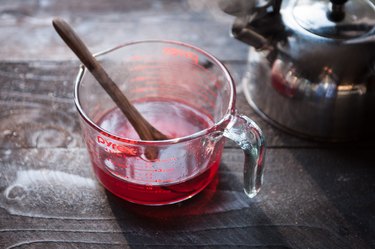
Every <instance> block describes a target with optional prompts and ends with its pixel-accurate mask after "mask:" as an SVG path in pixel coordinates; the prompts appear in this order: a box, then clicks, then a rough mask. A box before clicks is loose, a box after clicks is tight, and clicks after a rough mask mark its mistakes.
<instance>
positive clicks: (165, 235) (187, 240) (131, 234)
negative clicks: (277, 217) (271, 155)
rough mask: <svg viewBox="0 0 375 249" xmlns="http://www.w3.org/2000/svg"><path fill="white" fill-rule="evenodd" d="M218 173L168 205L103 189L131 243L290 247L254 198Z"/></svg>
mask: <svg viewBox="0 0 375 249" xmlns="http://www.w3.org/2000/svg"><path fill="white" fill-rule="evenodd" d="M225 167H226V165H224V164H222V165H221V168H225ZM219 176H220V177H219ZM219 176H216V177H215V178H214V180H213V181H212V182H211V184H210V185H208V186H207V188H206V189H205V190H203V191H202V192H201V193H199V194H198V195H196V196H194V197H193V198H191V199H189V200H186V201H183V202H181V203H178V204H173V205H167V206H157V207H150V206H142V205H136V204H131V203H128V202H126V201H123V200H122V199H120V198H118V197H116V196H114V195H113V194H111V193H109V192H107V197H108V200H109V204H110V207H111V209H112V212H113V214H114V216H115V217H116V220H117V223H118V224H119V226H120V227H121V230H122V233H123V236H124V237H125V239H126V241H127V242H128V245H129V247H131V248H137V247H142V248H144V247H157V246H160V247H163V246H168V248H180V247H183V246H189V247H203V248H234V247H235V248H238V247H246V248H264V249H268V248H272V249H274V248H280V249H287V248H290V247H288V246H287V244H286V243H285V242H284V240H283V237H282V235H281V234H280V233H279V232H278V228H277V226H273V225H272V222H271V221H270V220H269V219H268V217H267V216H266V214H265V213H264V212H263V211H262V210H261V209H260V208H259V207H258V204H257V203H256V201H254V199H253V200H250V199H248V198H247V197H245V194H244V193H242V192H238V189H237V191H232V190H230V189H231V188H233V184H234V185H241V183H237V182H235V181H236V180H234V177H233V176H232V177H230V176H226V175H225V174H224V175H222V174H221V173H219ZM219 178H220V179H219ZM223 178H224V179H223ZM228 178H230V179H231V180H230V183H228V180H227V179H228ZM229 184H230V185H232V186H228V185H229ZM236 188H237V186H236Z"/></svg>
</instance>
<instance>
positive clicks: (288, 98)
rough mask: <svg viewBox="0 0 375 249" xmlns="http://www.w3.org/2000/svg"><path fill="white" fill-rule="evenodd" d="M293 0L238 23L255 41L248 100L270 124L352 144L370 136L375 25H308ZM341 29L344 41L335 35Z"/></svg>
mask: <svg viewBox="0 0 375 249" xmlns="http://www.w3.org/2000/svg"><path fill="white" fill-rule="evenodd" d="M270 2H273V3H275V2H274V1H270ZM296 2H298V1H283V4H282V5H281V9H279V7H280V6H278V7H277V8H276V9H277V12H272V11H271V12H269V13H262V14H261V17H260V18H258V19H257V18H253V19H252V20H251V21H250V22H244V17H240V18H239V22H237V23H235V25H234V26H233V34H234V36H235V37H236V38H237V39H239V40H242V41H244V42H246V43H248V44H250V45H251V46H250V47H249V56H248V65H247V73H246V75H245V77H244V79H243V86H244V92H245V96H246V98H247V100H248V102H249V103H250V105H251V106H252V107H253V108H254V109H255V110H256V111H257V112H258V113H259V114H260V115H261V116H263V117H264V118H266V119H267V120H268V121H269V122H271V123H272V124H274V125H276V126H278V127H280V128H282V129H284V130H286V131H289V132H291V133H293V134H296V135H299V136H303V137H308V138H312V139H316V140H324V141H348V140H356V139H358V138H360V137H364V136H367V135H373V134H374V133H375V132H374V130H375V121H374V120H375V67H374V65H375V64H374V62H375V39H374V38H373V36H374V34H375V31H374V27H372V26H366V27H362V26H363V25H362V26H360V27H354V29H353V25H352V24H351V25H342V26H334V25H332V27H331V28H332V30H331V31H329V30H328V31H327V30H323V31H322V30H314V29H308V28H306V26H304V23H303V20H302V21H301V22H299V20H298V18H299V16H300V15H301V13H302V15H303V13H304V12H303V11H301V8H303V7H306V6H304V5H299V6H298V8H300V9H296V7H295V6H296ZM302 2H303V1H302ZM283 6H289V7H283ZM266 7H267V9H270V6H266ZM307 7H308V6H307ZM296 10H298V11H299V12H297V11H296ZM306 10H308V8H306ZM374 13H375V12H374ZM315 15H316V14H315ZM253 17H254V15H253ZM301 18H304V17H301ZM306 23H307V24H306V25H310V24H311V22H306ZM338 27H340V28H342V30H343V31H342V34H341V36H342V37H340V38H339V39H338V38H337V37H333V36H334V35H335V32H338V31H337V29H338ZM324 28H326V29H329V28H330V27H328V28H327V26H324ZM334 29H336V30H334ZM349 29H353V30H349ZM361 29H366V32H365V33H366V34H365V35H361V34H355V32H362V33H364V32H363V30H361ZM319 32H324V35H321V33H319ZM331 32H332V33H331ZM331 34H332V37H331V36H330V35H331ZM346 35H347V36H346Z"/></svg>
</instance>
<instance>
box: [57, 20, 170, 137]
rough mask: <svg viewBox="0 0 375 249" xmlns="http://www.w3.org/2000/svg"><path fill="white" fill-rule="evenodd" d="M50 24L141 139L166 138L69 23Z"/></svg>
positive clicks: (61, 21) (60, 21) (58, 21)
mask: <svg viewBox="0 0 375 249" xmlns="http://www.w3.org/2000/svg"><path fill="white" fill-rule="evenodd" d="M52 24H53V26H54V27H55V29H56V31H57V33H58V34H59V35H60V36H61V38H62V39H63V40H64V41H65V43H66V44H67V45H68V46H69V47H70V49H71V50H72V51H73V52H74V53H75V54H76V55H77V57H78V58H79V59H80V60H81V62H82V63H83V65H85V67H86V68H87V69H88V70H89V71H90V72H91V73H92V75H93V76H94V77H95V79H96V80H97V81H98V82H99V83H100V84H101V85H102V87H103V88H104V90H105V91H106V92H107V93H108V95H109V96H110V97H111V98H112V99H113V101H114V102H115V103H116V105H117V106H118V107H119V108H120V110H121V111H122V112H123V113H124V114H125V116H126V117H127V118H128V120H129V122H130V123H131V124H132V126H133V127H134V129H135V130H136V132H137V133H138V135H139V137H140V138H141V139H142V140H167V139H168V137H167V136H166V135H164V134H163V133H161V132H160V131H158V130H157V129H156V128H155V127H153V126H152V125H151V124H150V123H149V122H148V121H147V120H146V119H144V117H143V116H142V115H141V114H140V113H139V112H138V110H137V109H136V108H135V107H134V106H133V105H132V104H131V103H130V102H129V100H128V99H127V98H126V96H125V95H124V94H123V93H122V92H121V90H120V89H119V88H118V87H117V85H116V84H115V83H114V82H113V80H112V79H111V78H110V77H109V76H108V74H107V73H106V72H105V70H104V69H103V67H102V66H101V65H100V64H99V63H98V61H97V60H96V59H95V57H94V56H93V55H92V54H91V53H90V51H89V50H88V48H87V46H86V45H85V44H84V43H83V42H82V40H81V39H80V38H79V37H78V35H77V34H76V33H75V32H74V30H73V29H72V28H71V27H70V26H69V24H68V23H66V22H65V21H64V20H62V19H60V18H56V19H54V20H53V21H52Z"/></svg>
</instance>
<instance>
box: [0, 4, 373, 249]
mask: <svg viewBox="0 0 375 249" xmlns="http://www.w3.org/2000/svg"><path fill="white" fill-rule="evenodd" d="M54 16H60V17H63V18H65V19H66V20H67V21H68V22H70V23H71V24H72V25H73V26H74V27H75V29H76V30H77V32H78V33H79V34H80V35H81V36H82V37H83V39H84V40H85V41H86V43H87V44H88V45H89V46H90V48H91V50H92V51H93V52H97V51H100V50H103V49H107V48H109V47H112V46H115V45H118V44H120V43H123V42H126V41H131V40H140V39H156V38H158V39H175V40H180V41H184V42H188V43H192V44H194V45H197V46H200V47H202V48H203V49H206V50H208V51H209V52H211V53H213V54H214V55H216V56H217V57H218V58H219V59H221V60H222V61H224V62H225V64H226V65H227V66H228V68H229V70H230V71H231V73H232V74H233V76H234V78H235V80H236V81H237V83H238V89H237V91H238V99H237V106H238V109H239V111H240V112H242V113H244V114H246V115H249V116H250V117H252V118H253V119H254V120H255V121H256V122H257V123H258V124H259V125H260V126H261V127H262V129H263V130H264V133H265V135H266V137H267V145H268V151H267V157H266V162H265V163H266V167H267V169H266V172H265V177H264V182H265V184H264V187H263V189H262V191H261V193H260V194H259V195H258V196H257V197H256V198H255V199H251V200H250V199H248V198H246V197H245V195H244V194H243V192H242V187H241V185H242V180H241V176H242V161H243V157H242V151H241V150H240V149H239V148H237V147H236V146H234V144H233V143H228V144H227V146H226V149H225V151H224V155H223V159H222V163H221V166H220V171H219V174H218V176H217V178H215V180H214V181H213V183H212V184H211V185H210V186H209V187H208V188H207V189H206V190H205V191H203V192H202V193H201V194H199V195H198V196H196V197H195V198H193V199H191V200H189V201H186V202H183V203H180V204H176V205H171V206H167V207H142V206H137V205H132V204H128V203H126V202H124V201H122V200H120V199H118V198H116V197H114V196H113V195H111V194H110V193H108V192H106V191H105V190H104V189H103V188H102V187H101V186H100V185H99V184H98V183H97V181H96V180H95V177H94V176H93V173H92V170H91V168H90V163H89V160H88V155H87V152H86V149H85V147H84V145H83V142H82V139H81V135H80V128H79V125H78V119H77V114H76V110H75V106H74V104H73V100H72V97H73V82H74V78H75V75H76V73H77V67H78V65H79V63H78V61H77V60H76V58H75V57H74V56H73V54H72V53H71V52H70V51H69V50H68V49H67V48H66V46H65V45H64V44H63V43H62V42H61V40H60V39H59V37H58V36H57V35H56V34H55V32H54V30H53V28H52V26H51V19H52V17H54ZM232 22H233V17H231V16H228V15H225V14H223V13H222V12H221V11H220V9H219V8H218V7H217V5H216V1H209V0H205V1H202V0H187V1H174V0H166V1H161V0H156V1H151V0H149V1H146V0H140V1H123V0H109V1H101V0H84V1H75V0H64V1H58V0H29V1H23V0H1V1H0V103H1V104H0V248H262V249H269V248H313V249H315V248H316V249H322V248H340V249H342V248H374V247H375V212H374V210H375V196H374V193H375V191H374V190H375V181H374V176H375V167H374V166H375V165H374V164H375V159H374V154H375V144H374V142H372V141H365V142H358V143H355V144H340V145H337V144H335V145H332V144H320V143H315V142H310V141H306V140H301V139H299V138H296V137H293V136H291V135H288V134H285V133H283V132H281V131H279V130H277V129H275V128H273V127H271V126H270V125H269V124H267V123H266V122H265V121H263V120H261V119H260V118H259V116H257V115H256V114H255V113H254V112H253V110H252V109H251V108H250V107H249V105H248V104H247V102H246V100H245V98H244V96H243V93H242V91H241V86H240V81H241V77H242V75H243V73H244V70H245V64H246V58H247V46H246V45H244V44H242V43H240V42H238V41H236V40H234V39H233V38H231V37H230V36H229V30H230V26H231V24H232Z"/></svg>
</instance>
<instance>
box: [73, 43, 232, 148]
mask: <svg viewBox="0 0 375 249" xmlns="http://www.w3.org/2000/svg"><path fill="white" fill-rule="evenodd" d="M146 43H160V44H172V45H177V46H181V47H186V48H189V49H192V50H195V51H196V52H198V53H200V54H201V55H204V56H205V57H207V58H208V59H210V60H211V61H213V62H214V63H215V64H216V65H217V66H218V67H219V68H220V70H221V71H222V72H223V73H224V75H225V79H226V82H228V84H229V87H230V99H229V103H228V107H227V111H226V113H225V114H224V115H223V117H222V118H221V119H220V120H219V121H217V122H215V123H214V124H213V125H211V126H209V127H207V128H205V129H202V130H200V131H198V132H195V133H193V134H190V135H188V136H184V137H177V138H172V139H168V140H137V139H130V138H125V137H121V136H119V135H117V134H115V133H111V132H109V131H107V130H105V129H103V128H102V127H100V126H99V125H97V124H96V123H95V122H94V121H93V120H92V119H90V118H89V117H88V116H87V115H86V113H85V111H84V110H83V108H82V106H81V103H80V100H79V86H80V84H81V82H82V78H83V75H84V73H85V71H86V67H85V66H84V65H82V64H81V65H80V69H79V71H78V75H77V77H76V80H75V84H74V103H75V106H76V108H77V110H78V113H79V114H80V116H81V117H82V118H83V120H84V121H85V122H86V123H87V124H89V125H90V126H91V127H92V128H94V129H95V130H97V131H98V132H99V133H101V134H104V135H106V136H109V137H111V138H112V139H115V140H117V141H120V142H124V143H129V144H138V145H168V144H176V143H181V142H185V141H190V140H193V139H196V138H198V137H202V136H205V135H207V134H210V133H212V132H214V131H218V130H221V129H218V128H220V127H221V126H222V125H223V124H225V123H226V122H228V121H229V120H230V119H231V117H232V116H233V115H234V113H235V99H236V91H235V85H234V81H233V79H232V76H231V75H230V73H229V71H228V69H227V68H226V67H225V66H224V64H223V63H222V62H220V61H219V60H218V59H217V58H216V57H215V56H213V55H211V54H210V53H208V52H206V51H205V50H203V49H201V48H199V47H196V46H194V45H191V44H188V43H184V42H180V41H174V40H141V41H132V42H126V43H123V44H120V45H118V46H115V47H113V48H110V49H106V50H103V51H101V52H98V53H95V54H93V55H94V56H95V57H97V56H102V55H106V54H109V53H111V52H114V51H116V50H118V49H121V48H124V47H129V46H132V45H138V44H146ZM98 87H100V86H99V84H98Z"/></svg>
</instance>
